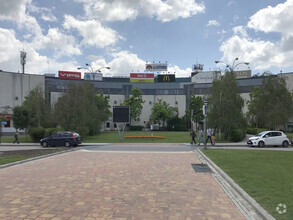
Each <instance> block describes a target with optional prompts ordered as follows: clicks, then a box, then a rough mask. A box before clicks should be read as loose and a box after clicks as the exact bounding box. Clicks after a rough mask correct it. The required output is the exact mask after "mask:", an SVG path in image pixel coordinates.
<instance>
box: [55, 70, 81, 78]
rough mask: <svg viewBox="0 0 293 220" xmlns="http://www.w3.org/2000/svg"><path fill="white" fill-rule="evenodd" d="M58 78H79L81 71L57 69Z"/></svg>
mask: <svg viewBox="0 0 293 220" xmlns="http://www.w3.org/2000/svg"><path fill="white" fill-rule="evenodd" d="M58 78H59V79H75V80H81V72H71V71H58Z"/></svg>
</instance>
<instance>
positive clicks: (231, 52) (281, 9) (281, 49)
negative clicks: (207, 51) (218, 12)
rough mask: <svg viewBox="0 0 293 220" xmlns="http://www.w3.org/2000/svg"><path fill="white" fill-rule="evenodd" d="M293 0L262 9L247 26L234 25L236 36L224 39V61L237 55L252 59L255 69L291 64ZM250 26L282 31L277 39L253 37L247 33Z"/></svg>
mask: <svg viewBox="0 0 293 220" xmlns="http://www.w3.org/2000/svg"><path fill="white" fill-rule="evenodd" d="M292 11H293V0H287V1H286V2H285V3H283V4H278V5H277V6H276V7H271V6H269V7H267V8H264V9H261V10H260V11H258V12H257V13H255V14H254V15H253V16H251V17H250V20H249V22H248V24H247V27H245V26H238V27H235V28H233V31H234V36H232V37H231V38H229V39H228V40H226V41H225V42H223V44H222V45H221V47H220V50H221V51H222V52H223V58H222V59H223V60H227V61H228V62H233V60H234V59H235V57H239V58H241V59H240V60H241V61H248V62H250V64H251V66H252V68H255V69H257V70H267V69H268V68H271V67H279V68H284V67H292V68H293V64H292V60H293V46H292V45H293V14H292ZM247 28H250V29H251V30H252V31H255V32H263V34H265V33H271V32H276V33H280V35H281V38H280V40H279V41H277V42H273V41H269V40H262V39H260V38H258V39H253V37H252V36H251V35H248V33H247V31H246V30H247Z"/></svg>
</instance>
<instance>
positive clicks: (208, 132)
mask: <svg viewBox="0 0 293 220" xmlns="http://www.w3.org/2000/svg"><path fill="white" fill-rule="evenodd" d="M209 139H210V141H211V144H213V143H212V129H210V128H208V130H207V139H206V144H207V143H208V140H209Z"/></svg>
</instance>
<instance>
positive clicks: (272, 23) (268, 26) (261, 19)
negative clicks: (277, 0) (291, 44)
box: [248, 0, 293, 34]
mask: <svg viewBox="0 0 293 220" xmlns="http://www.w3.org/2000/svg"><path fill="white" fill-rule="evenodd" d="M292 11H293V0H287V1H286V2H285V3H283V4H278V5H277V6H276V7H271V6H268V7H267V8H264V9H262V10H260V11H258V12H257V13H255V14H254V15H253V16H251V17H250V21H249V22H248V27H249V28H251V29H254V30H256V31H263V32H265V33H269V32H280V33H282V34H288V33H292V29H293V22H292V21H293V13H292Z"/></svg>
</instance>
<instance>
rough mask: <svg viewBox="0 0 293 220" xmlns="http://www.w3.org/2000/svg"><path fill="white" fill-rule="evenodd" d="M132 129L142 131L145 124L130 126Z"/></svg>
mask: <svg viewBox="0 0 293 220" xmlns="http://www.w3.org/2000/svg"><path fill="white" fill-rule="evenodd" d="M129 129H130V131H142V129H143V126H133V125H132V126H129Z"/></svg>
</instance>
